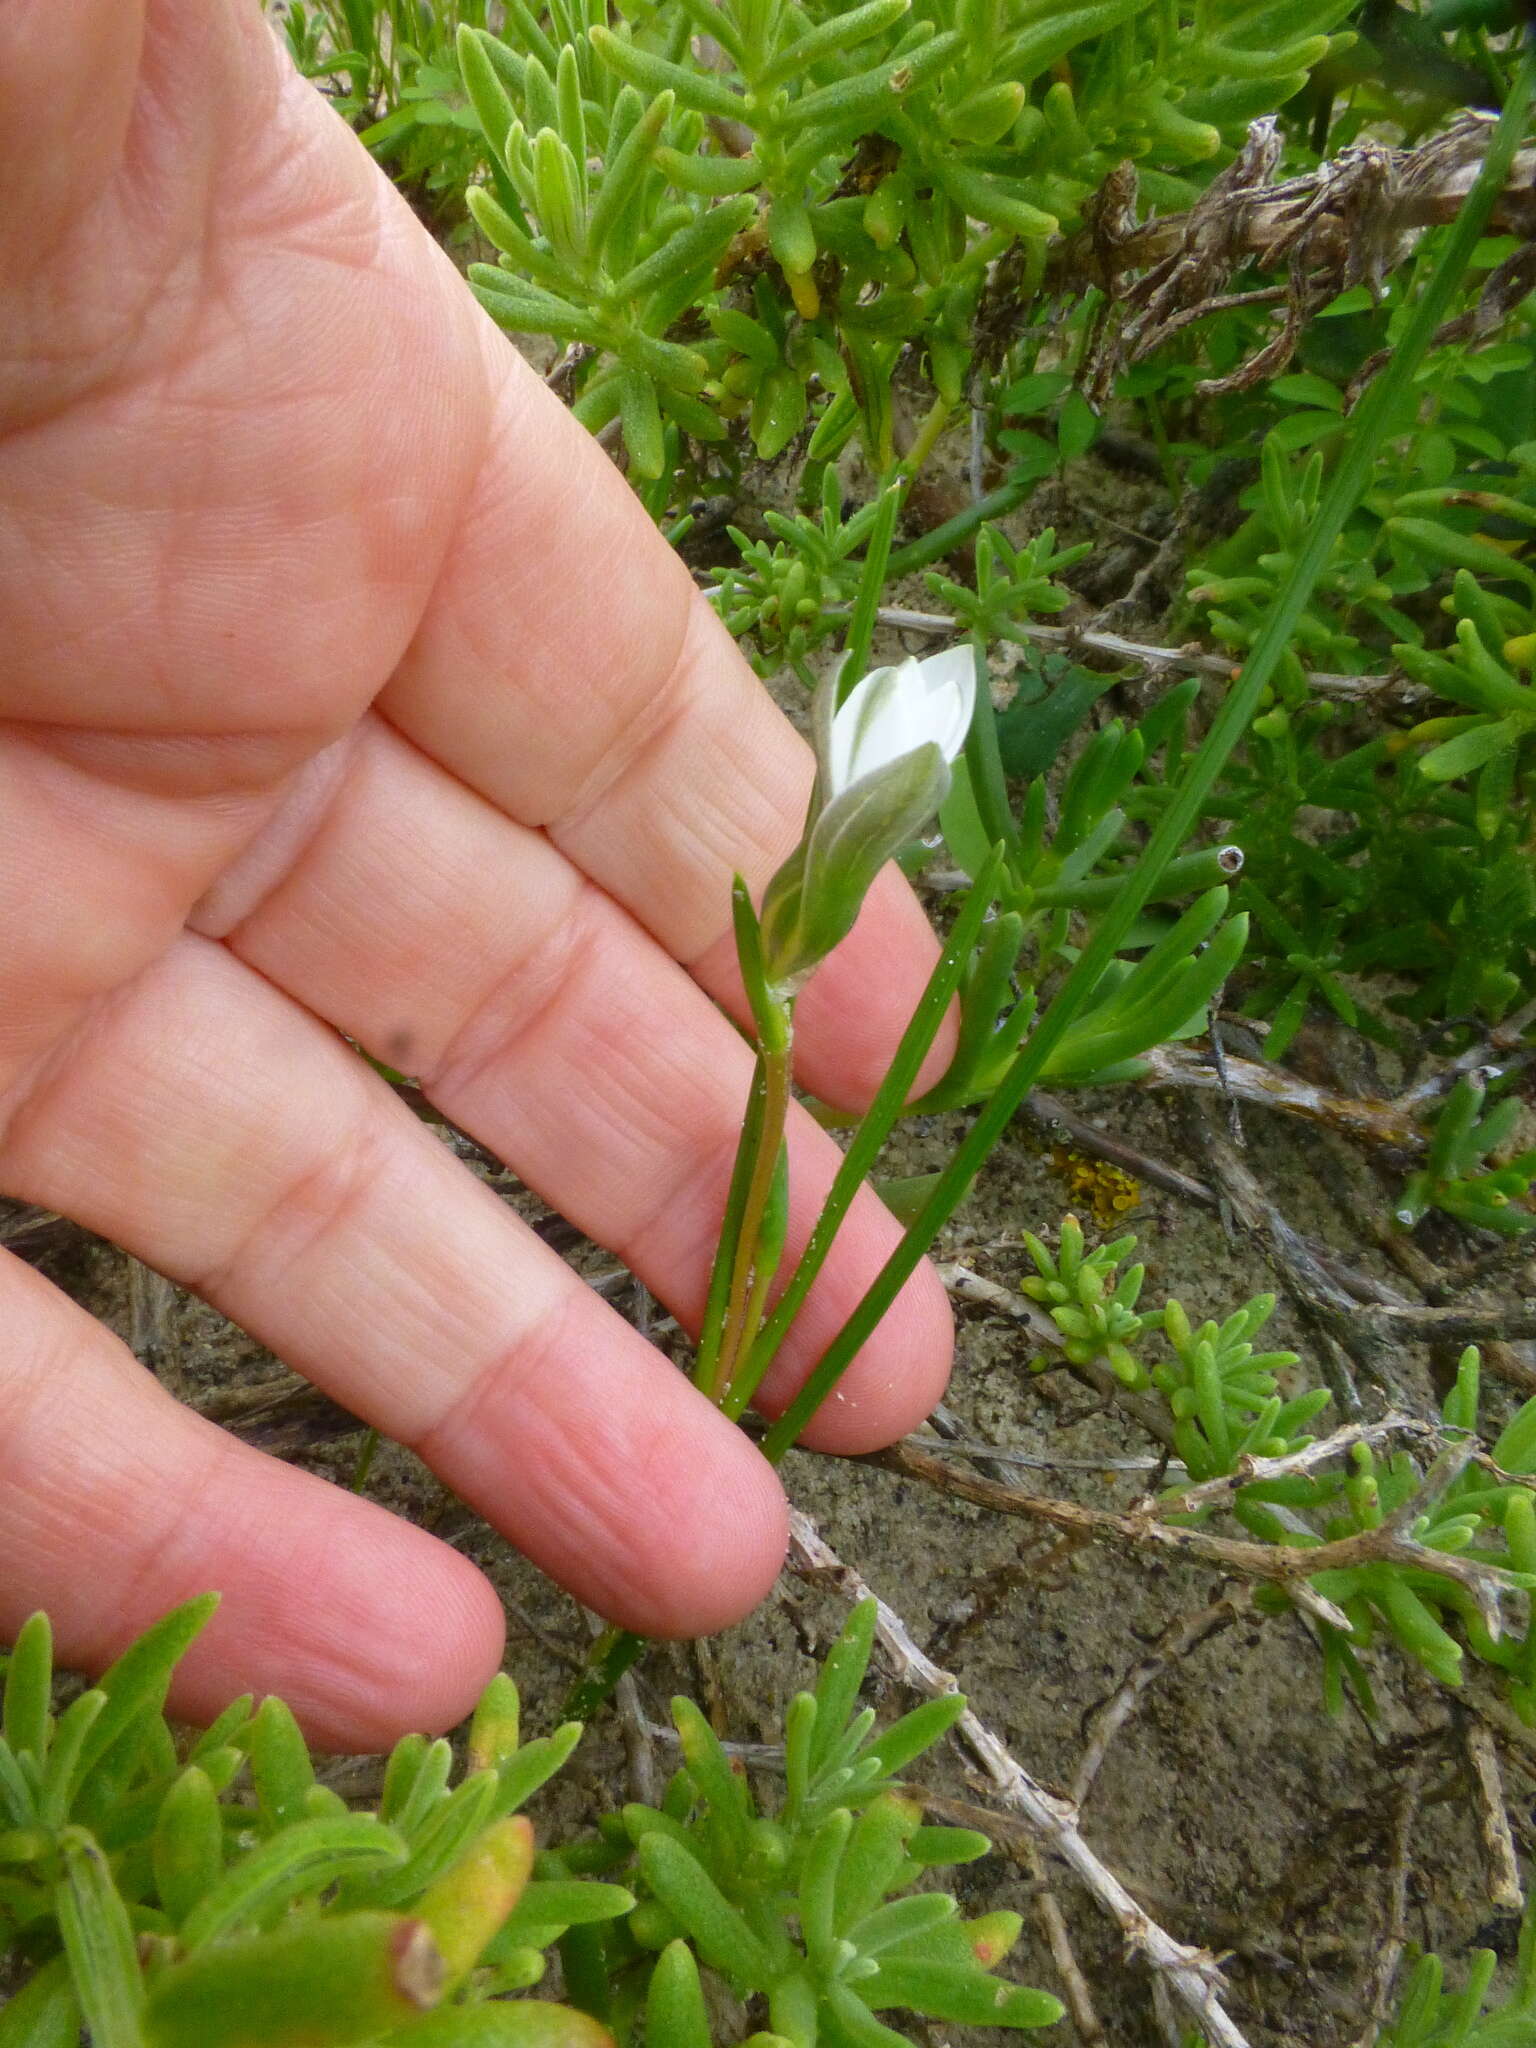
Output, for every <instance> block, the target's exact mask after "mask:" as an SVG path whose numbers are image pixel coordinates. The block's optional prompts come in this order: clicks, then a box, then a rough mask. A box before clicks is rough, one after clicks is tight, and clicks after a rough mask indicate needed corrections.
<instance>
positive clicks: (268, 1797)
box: [246, 1696, 315, 1835]
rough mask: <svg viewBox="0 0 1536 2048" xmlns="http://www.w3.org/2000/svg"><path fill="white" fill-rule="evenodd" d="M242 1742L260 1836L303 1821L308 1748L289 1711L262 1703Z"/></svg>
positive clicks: (309, 1773)
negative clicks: (248, 1754) (254, 1796)
mask: <svg viewBox="0 0 1536 2048" xmlns="http://www.w3.org/2000/svg"><path fill="white" fill-rule="evenodd" d="M246 1741H247V1746H248V1748H249V1750H250V1757H251V1782H252V1784H253V1785H254V1786H255V1788H256V1807H257V1811H258V1812H259V1813H260V1815H261V1826H262V1832H263V1833H264V1834H268V1835H275V1834H276V1833H277V1832H278V1830H279V1829H280V1828H285V1827H287V1826H288V1824H289V1822H290V1821H295V1820H302V1819H303V1818H304V1800H305V1795H306V1794H307V1793H308V1791H309V1789H310V1787H311V1786H312V1785H313V1784H314V1782H315V1768H314V1765H313V1764H312V1763H311V1762H310V1760H309V1745H308V1743H306V1742H305V1740H304V1737H303V1736H302V1735H301V1734H300V1733H299V1724H298V1722H297V1721H296V1720H295V1719H294V1718H293V1710H292V1708H291V1707H289V1706H288V1704H287V1702H286V1701H284V1700H280V1699H278V1698H276V1697H275V1696H274V1697H271V1698H268V1699H264V1700H263V1701H262V1703H261V1707H260V1710H259V1711H258V1713H257V1715H256V1718H255V1720H254V1721H253V1722H252V1723H251V1727H250V1730H249V1733H248V1735H247V1738H246Z"/></svg>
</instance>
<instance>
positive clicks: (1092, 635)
mask: <svg viewBox="0 0 1536 2048" xmlns="http://www.w3.org/2000/svg"><path fill="white" fill-rule="evenodd" d="M851 609H852V607H851V606H847V605H829V606H828V607H827V610H828V615H829V616H831V615H832V614H834V613H842V612H847V611H850V610H851ZM875 617H876V619H877V621H878V622H879V624H881V625H882V626H890V627H891V628H893V629H894V630H895V631H896V632H899V633H933V634H938V635H945V634H950V633H956V632H958V631H959V630H960V627H959V621H958V620H957V619H954V618H951V616H950V615H949V613H947V612H920V611H911V610H908V609H907V608H906V607H905V606H903V605H882V606H881V608H880V609H879V611H878V612H877V613H876V614H875ZM1010 630H1011V631H1013V632H1016V633H1018V634H1020V635H1021V636H1022V637H1023V638H1024V639H1026V640H1031V641H1033V642H1035V644H1036V645H1037V646H1040V647H1058V648H1060V649H1061V651H1062V652H1063V653H1064V654H1069V655H1073V656H1077V655H1082V654H1102V655H1106V656H1107V657H1108V658H1109V659H1110V660H1111V661H1114V662H1116V663H1123V662H1128V661H1134V662H1136V663H1138V664H1139V665H1140V666H1141V667H1142V668H1150V669H1158V670H1162V669H1182V670H1183V671H1184V672H1185V673H1186V674H1189V675H1202V676H1215V677H1217V678H1219V680H1220V681H1222V682H1224V683H1230V682H1231V681H1232V680H1233V678H1234V677H1235V676H1236V674H1237V672H1238V670H1239V669H1240V668H1241V666H1242V664H1241V662H1240V661H1238V660H1237V659H1236V657H1234V656H1232V655H1229V654H1216V653H1213V652H1212V651H1211V650H1210V649H1208V648H1205V647H1201V646H1199V645H1197V644H1193V643H1188V644H1186V645H1184V646H1182V647H1160V646H1158V645H1156V644H1155V643H1154V642H1152V641H1149V640H1128V639H1126V637H1125V636H1124V634H1121V633H1101V632H1097V631H1095V630H1093V629H1092V628H1089V627H1086V626H1048V625H1045V624H1043V623H1042V622H1041V621H1040V620H1038V619H1015V620H1014V621H1013V622H1012V625H1011V628H1010ZM1306 680H1307V686H1308V688H1309V689H1311V690H1312V691H1314V692H1315V693H1316V694H1317V695H1318V696H1321V697H1337V698H1338V699H1340V701H1341V702H1344V703H1352V704H1369V703H1374V702H1376V701H1377V700H1378V699H1391V700H1393V701H1400V702H1402V703H1405V704H1413V703H1418V702H1420V701H1421V700H1422V699H1424V698H1426V697H1428V696H1429V695H1430V694H1431V693H1430V691H1429V690H1428V689H1427V688H1426V687H1425V686H1424V685H1423V684H1422V683H1416V682H1413V681H1412V680H1411V679H1410V678H1409V677H1407V676H1405V675H1400V674H1396V673H1392V674H1387V675H1380V676H1351V675H1336V674H1333V673H1332V672H1330V671H1328V670H1323V669H1309V670H1308V671H1307V675H1306Z"/></svg>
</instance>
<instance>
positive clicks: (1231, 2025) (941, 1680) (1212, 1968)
mask: <svg viewBox="0 0 1536 2048" xmlns="http://www.w3.org/2000/svg"><path fill="white" fill-rule="evenodd" d="M790 1561H791V1563H792V1565H793V1566H794V1568H795V1570H796V1571H798V1572H800V1573H802V1574H803V1575H804V1576H806V1577H816V1578H826V1577H832V1578H835V1579H836V1580H837V1582H838V1583H839V1585H841V1586H842V1587H843V1588H844V1590H845V1591H846V1592H847V1593H848V1594H849V1595H850V1597H851V1598H853V1599H865V1598H867V1597H868V1596H869V1592H870V1589H869V1587H868V1586H867V1585H866V1584H865V1583H864V1580H863V1579H862V1578H861V1577H860V1576H859V1574H858V1573H857V1572H856V1571H855V1570H853V1568H852V1567H851V1566H850V1565H846V1564H844V1563H843V1561H842V1559H841V1558H840V1557H838V1555H837V1554H836V1552H835V1551H833V1550H832V1549H831V1548H830V1546H829V1545H828V1544H827V1543H826V1542H825V1540H824V1539H823V1537H822V1536H821V1533H820V1531H819V1530H818V1529H817V1527H816V1525H815V1523H814V1522H813V1521H812V1520H811V1519H810V1517H809V1516H808V1515H805V1514H802V1513H801V1512H800V1511H799V1510H798V1509H791V1511H790ZM878 1610H879V1618H878V1621H877V1623H876V1633H877V1635H878V1637H879V1641H880V1645H881V1647H882V1649H883V1650H884V1651H885V1654H886V1656H887V1657H888V1658H889V1659H890V1662H891V1664H892V1666H893V1668H894V1670H895V1672H896V1675H897V1677H898V1678H899V1679H901V1680H902V1682H903V1683H905V1684H907V1685H910V1686H912V1687H913V1688H914V1690H916V1691H918V1692H922V1693H924V1694H926V1695H927V1696H928V1697H929V1698H930V1699H938V1698H941V1697H943V1696H944V1695H947V1694H949V1693H953V1692H955V1691H957V1690H958V1687H957V1685H956V1682H955V1679H954V1675H953V1673H951V1672H948V1671H942V1670H940V1668H939V1667H938V1665H936V1664H935V1663H934V1662H933V1660H932V1659H931V1658H930V1657H928V1656H927V1655H925V1653H924V1652H923V1651H922V1650H921V1649H920V1648H919V1647H918V1645H917V1644H916V1643H915V1642H914V1641H913V1639H912V1636H911V1634H910V1632H909V1631H908V1629H907V1626H906V1624H905V1622H903V1621H902V1619H901V1618H900V1616H899V1615H897V1614H896V1613H894V1612H893V1611H892V1609H891V1608H889V1607H888V1606H887V1605H886V1604H885V1602H884V1601H883V1600H882V1601H879V1602H878ZM955 1732H956V1733H957V1735H959V1737H960V1738H961V1740H962V1741H964V1742H965V1743H966V1745H967V1746H968V1748H969V1749H970V1751H971V1753H972V1755H973V1756H974V1757H975V1758H976V1760H977V1762H978V1763H979V1764H980V1765H981V1768H982V1770H983V1771H984V1772H985V1773H986V1776H987V1779H988V1781H989V1783H990V1784H991V1786H992V1789H993V1791H994V1792H995V1793H996V1795H997V1797H998V1798H999V1799H1001V1801H1002V1802H1003V1804H1004V1805H1005V1806H1007V1807H1009V1808H1010V1809H1011V1810H1012V1811H1013V1812H1014V1813H1017V1814H1019V1815H1021V1816H1022V1818H1023V1819H1024V1820H1025V1821H1026V1822H1027V1824H1028V1825H1029V1827H1030V1828H1031V1829H1032V1830H1033V1831H1034V1832H1035V1833H1036V1834H1037V1835H1039V1836H1040V1837H1041V1838H1042V1840H1043V1841H1044V1842H1046V1843H1047V1844H1048V1845H1049V1847H1050V1848H1051V1849H1052V1850H1053V1851H1054V1852H1055V1853H1056V1854H1057V1855H1058V1856H1060V1857H1061V1858H1062V1860H1063V1861H1064V1862H1065V1863H1066V1864H1067V1865H1068V1866H1069V1867H1070V1868H1071V1869H1072V1870H1073V1871H1074V1872H1075V1874H1076V1875H1077V1877H1078V1878H1079V1879H1080V1880H1081V1881H1082V1882H1083V1884H1084V1885H1086V1887H1087V1888H1088V1890H1089V1891H1090V1892H1091V1893H1092V1895H1093V1897H1094V1899H1095V1900H1096V1901H1097V1902H1098V1904H1099V1905H1100V1906H1101V1907H1102V1908H1103V1909H1104V1911H1105V1912H1106V1913H1108V1914H1109V1916H1110V1917H1111V1918H1112V1919H1113V1920H1114V1922H1115V1924H1116V1925H1117V1926H1118V1927H1119V1929H1120V1931H1121V1934H1122V1935H1123V1936H1124V1938H1125V1942H1126V1945H1127V1947H1128V1948H1129V1949H1130V1950H1131V1951H1132V1952H1134V1953H1139V1954H1141V1955H1143V1956H1144V1957H1145V1958H1146V1960H1147V1962H1148V1963H1149V1964H1150V1965H1151V1967H1152V1968H1153V1970H1155V1971H1156V1972H1158V1974H1159V1975H1160V1976H1162V1977H1163V1978H1165V1979H1166V1981H1167V1983H1168V1985H1169V1987H1170V1988H1171V1990H1172V1991H1173V1992H1174V1993H1175V1994H1176V1995H1177V1997H1178V1998H1179V2000H1180V2002H1181V2004H1182V2005H1183V2006H1184V2008H1185V2010H1186V2011H1187V2012H1188V2013H1189V2015H1190V2016H1191V2018H1192V2019H1193V2020H1194V2021H1195V2023H1196V2025H1197V2026H1199V2027H1200V2028H1201V2029H1203V2031H1204V2032H1205V2034H1206V2036H1207V2038H1208V2040H1209V2041H1210V2043H1211V2044H1212V2048H1247V2043H1246V2041H1245V2038H1244V2036H1243V2034H1242V2033H1241V2032H1240V2030H1239V2029H1238V2027H1237V2025H1236V2024H1235V2022H1234V2021H1233V2020H1232V2018H1231V2017H1230V2016H1229V2014H1228V2013H1227V2011H1226V2008H1225V2007H1224V2006H1223V2004H1222V2002H1221V1988H1222V1987H1221V1971H1220V1969H1219V1967H1218V1965H1217V1963H1216V1960H1215V1958H1214V1957H1213V1956H1211V1955H1210V1954H1208V1953H1207V1952H1206V1951H1205V1950H1203V1949H1197V1948H1190V1947H1188V1946H1186V1944H1185V1943H1183V1942H1181V1941H1176V1940H1175V1939H1174V1938H1173V1936H1172V1935H1171V1934H1169V1933H1167V1932H1166V1930H1165V1929H1164V1928H1162V1927H1160V1926H1159V1925H1158V1923H1157V1922H1156V1921H1155V1920H1154V1919H1152V1917H1151V1916H1150V1914H1148V1913H1147V1912H1145V1911H1144V1910H1143V1908H1142V1907H1141V1906H1139V1905H1138V1904H1137V1902H1136V1900H1135V1899H1134V1898H1132V1896H1131V1894H1130V1893H1129V1892H1128V1891H1127V1890H1126V1888H1125V1886H1124V1885H1123V1884H1122V1883H1121V1881H1120V1879H1119V1878H1118V1877H1116V1875H1115V1874H1114V1872H1113V1871H1112V1870H1111V1869H1109V1867H1108V1866H1107V1865H1106V1864H1104V1863H1102V1862H1101V1861H1100V1860H1099V1858H1098V1857H1097V1856H1096V1855H1095V1854H1094V1852H1093V1850H1092V1849H1090V1848H1089V1846H1088V1844H1087V1843H1086V1842H1085V1841H1084V1839H1083V1837H1082V1835H1081V1833H1080V1832H1079V1830H1078V1826H1077V1816H1076V1813H1075V1812H1074V1810H1073V1808H1072V1807H1071V1806H1070V1805H1069V1804H1068V1802H1067V1801H1066V1800H1064V1799H1059V1798H1057V1797H1056V1796H1055V1795H1054V1794H1052V1793H1050V1792H1047V1791H1046V1789H1045V1787H1044V1786H1043V1785H1041V1784H1039V1783H1038V1782H1037V1781H1036V1780H1035V1779H1034V1778H1032V1777H1031V1776H1030V1775H1029V1773H1028V1772H1027V1771H1026V1770H1025V1769H1024V1767H1023V1766H1022V1765H1021V1764H1019V1763H1017V1762H1016V1761H1015V1759H1014V1758H1013V1757H1012V1756H1011V1755H1010V1754H1009V1752H1008V1751H1007V1749H1005V1748H1004V1746H1003V1744H1002V1743H1001V1742H1000V1741H999V1740H998V1738H997V1737H996V1736H995V1735H994V1734H993V1733H992V1731H991V1729H990V1728H988V1727H986V1726H985V1724H984V1723H983V1722H982V1721H980V1720H979V1719H978V1718H977V1716H976V1715H975V1714H974V1713H972V1712H971V1711H970V1709H969V1708H967V1710H966V1711H965V1712H964V1713H963V1714H962V1715H961V1717H960V1719H959V1721H958V1722H957V1723H956V1724H955Z"/></svg>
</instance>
